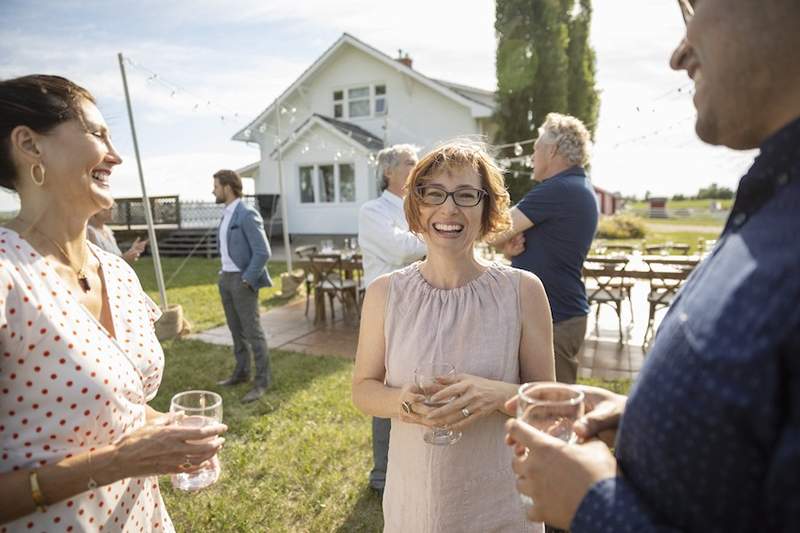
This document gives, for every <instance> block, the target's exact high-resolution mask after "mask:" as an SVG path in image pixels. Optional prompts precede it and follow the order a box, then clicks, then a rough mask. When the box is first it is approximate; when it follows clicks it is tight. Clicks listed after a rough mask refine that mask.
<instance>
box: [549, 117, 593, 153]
mask: <svg viewBox="0 0 800 533" xmlns="http://www.w3.org/2000/svg"><path fill="white" fill-rule="evenodd" d="M539 137H540V138H541V139H542V142H543V143H545V144H555V145H556V147H557V149H558V153H559V154H561V156H562V157H564V159H566V160H567V161H568V162H569V163H571V164H573V165H585V164H586V163H588V162H589V151H590V150H591V148H592V141H591V135H590V134H589V130H587V129H586V126H584V125H583V122H581V121H580V120H579V119H577V118H575V117H572V116H569V115H562V114H560V113H548V115H547V116H546V117H545V119H544V123H543V124H542V125H541V127H539Z"/></svg>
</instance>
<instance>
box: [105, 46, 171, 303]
mask: <svg viewBox="0 0 800 533" xmlns="http://www.w3.org/2000/svg"><path fill="white" fill-rule="evenodd" d="M117 59H119V71H120V72H121V73H122V87H123V88H124V89H125V104H127V106H128V120H129V121H130V123H131V135H132V136H133V151H134V153H135V154H136V166H137V167H138V168H139V184H140V185H141V186H142V205H143V206H144V216H145V218H146V219H147V234H148V236H149V237H150V252H151V253H152V254H153V265H154V266H155V269H156V283H157V284H158V294H159V296H161V310H162V311H166V310H167V290H166V288H165V287H164V273H163V272H162V271H161V256H160V255H159V253H158V240H157V239H156V229H155V227H154V226H153V212H152V211H151V210H150V199H149V198H148V197H147V189H146V188H145V186H144V173H143V172H142V158H141V157H140V156H139V143H138V141H137V140H136V127H135V126H134V124H133V110H132V109H131V96H130V94H129V93H128V78H127V77H126V76H125V63H124V62H123V58H122V53H121V52H120V53H118V54H117Z"/></svg>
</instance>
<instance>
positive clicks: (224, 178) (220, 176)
mask: <svg viewBox="0 0 800 533" xmlns="http://www.w3.org/2000/svg"><path fill="white" fill-rule="evenodd" d="M214 179H215V180H217V181H219V184H220V185H222V186H223V187H224V186H225V185H229V186H230V188H231V190H232V191H233V194H234V195H235V196H236V197H237V198H241V197H242V178H240V177H239V174H237V173H236V171H234V170H218V171H217V172H216V173H215V174H214Z"/></svg>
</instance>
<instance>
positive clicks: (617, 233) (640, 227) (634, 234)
mask: <svg viewBox="0 0 800 533" xmlns="http://www.w3.org/2000/svg"><path fill="white" fill-rule="evenodd" d="M646 233H647V226H645V223H644V220H642V219H641V218H639V217H637V216H633V215H620V214H618V215H614V216H610V217H601V218H600V223H599V224H598V225H597V237H599V238H602V239H641V238H644V236H645V234H646Z"/></svg>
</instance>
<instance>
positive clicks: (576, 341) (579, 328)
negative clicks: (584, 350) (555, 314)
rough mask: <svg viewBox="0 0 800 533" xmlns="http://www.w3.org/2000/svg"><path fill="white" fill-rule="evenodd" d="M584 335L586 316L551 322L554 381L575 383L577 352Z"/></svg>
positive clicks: (581, 344) (576, 376) (579, 349)
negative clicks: (554, 365) (554, 359)
mask: <svg viewBox="0 0 800 533" xmlns="http://www.w3.org/2000/svg"><path fill="white" fill-rule="evenodd" d="M585 336H586V316H576V317H572V318H568V319H566V320H562V321H561V322H556V323H555V324H553V350H554V351H555V355H556V381H560V382H561V383H575V381H577V379H578V352H580V351H581V347H582V346H583V339H584V337H585Z"/></svg>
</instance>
